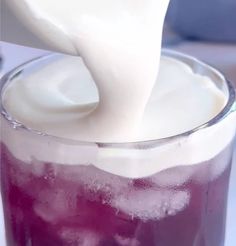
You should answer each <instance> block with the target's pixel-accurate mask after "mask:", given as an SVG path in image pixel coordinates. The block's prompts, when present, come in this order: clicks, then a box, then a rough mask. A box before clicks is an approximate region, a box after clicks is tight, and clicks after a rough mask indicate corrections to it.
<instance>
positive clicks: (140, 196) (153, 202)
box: [112, 189, 190, 221]
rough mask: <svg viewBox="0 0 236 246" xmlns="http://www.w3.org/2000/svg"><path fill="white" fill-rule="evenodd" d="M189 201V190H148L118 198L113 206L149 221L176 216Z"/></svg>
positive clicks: (137, 191)
mask: <svg viewBox="0 0 236 246" xmlns="http://www.w3.org/2000/svg"><path fill="white" fill-rule="evenodd" d="M189 201H190V194H189V192H188V191H187V190H167V189H147V190H136V191H130V192H129V193H126V194H123V195H120V196H117V197H116V198H115V199H114V200H113V201H112V206H113V207H115V208H116V209H117V210H120V211H122V212H123V213H126V214H128V215H129V216H131V217H134V218H139V219H141V220H143V221H147V220H161V219H163V218H165V217H167V216H173V215H176V214H177V213H178V212H180V211H182V210H183V209H184V208H185V207H186V206H187V205H188V204H189Z"/></svg>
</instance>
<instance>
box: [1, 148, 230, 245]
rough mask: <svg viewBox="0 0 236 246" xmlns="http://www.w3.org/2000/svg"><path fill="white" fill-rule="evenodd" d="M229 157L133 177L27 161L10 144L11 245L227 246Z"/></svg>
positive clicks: (5, 182)
mask: <svg viewBox="0 0 236 246" xmlns="http://www.w3.org/2000/svg"><path fill="white" fill-rule="evenodd" d="M230 152H231V149H230V147H228V148H227V149H225V150H224V151H223V152H222V153H221V154H219V155H218V156H217V157H215V158H214V159H213V160H211V161H208V162H204V163H201V164H198V165H194V166H193V167H191V166H185V167H183V166H181V167H175V168H171V169H167V170H165V171H162V172H160V173H157V174H155V175H153V176H152V177H149V178H145V179H126V178H121V177H118V176H115V175H112V174H109V173H106V172H104V171H101V170H99V169H97V168H95V167H92V166H69V165H55V164H53V163H40V162H38V161H34V162H32V164H26V163H24V162H22V161H20V160H17V159H16V158H14V157H13V156H12V155H11V153H10V152H9V151H8V150H7V148H6V147H5V146H4V145H3V146H2V154H1V159H2V160H1V163H2V166H1V176H2V177H1V179H2V181H1V182H2V184H1V185H2V194H3V205H4V215H5V224H6V233H7V242H8V246H28V245H33V246H62V245H63V246H80V245H81V246H176V245H178V246H223V245H224V234H225V217H226V204H227V193H228V182H229V174H230V166H231V165H230V163H231V160H230ZM222 164H223V165H222ZM225 164H228V165H225ZM218 166H219V167H221V166H225V168H223V169H222V171H221V172H219V170H218V169H219V168H218V169H216V168H215V167H218ZM217 170H218V171H217ZM217 172H218V173H217ZM213 174H214V175H213ZM213 176H214V178H212V177H213ZM172 181H173V182H172Z"/></svg>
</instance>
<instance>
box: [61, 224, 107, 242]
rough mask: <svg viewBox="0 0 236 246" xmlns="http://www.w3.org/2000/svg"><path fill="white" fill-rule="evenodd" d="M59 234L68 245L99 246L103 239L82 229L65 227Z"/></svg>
mask: <svg viewBox="0 0 236 246" xmlns="http://www.w3.org/2000/svg"><path fill="white" fill-rule="evenodd" d="M59 234H60V237H61V238H62V240H63V242H64V243H65V244H66V245H78V246H98V245H99V242H100V240H101V238H102V236H101V235H99V234H98V233H96V232H93V231H90V230H86V229H82V228H79V229H78V228H69V227H65V228H63V229H62V230H60V232H59Z"/></svg>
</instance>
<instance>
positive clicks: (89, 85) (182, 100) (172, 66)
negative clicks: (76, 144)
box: [3, 57, 226, 142]
mask: <svg viewBox="0 0 236 246" xmlns="http://www.w3.org/2000/svg"><path fill="white" fill-rule="evenodd" d="M127 86H128V85H127ZM143 86H145V83H144V84H143ZM107 93H109V92H107ZM128 93H129V94H132V92H131V91H130V90H128ZM100 97H101V95H100ZM118 97H120V96H118ZM98 100H99V99H98V94H97V90H96V86H95V84H94V82H93V80H92V78H91V75H90V74H89V72H88V70H87V69H86V67H85V66H84V64H83V62H82V60H81V59H80V58H75V57H66V58H60V59H56V60H53V59H52V60H51V62H50V64H47V65H44V66H41V67H40V70H38V71H35V72H34V73H33V74H31V75H28V76H27V78H23V79H21V78H19V79H16V80H15V81H14V82H12V83H11V84H10V85H9V86H8V88H7V89H6V90H5V93H4V97H3V104H4V107H5V109H6V110H7V111H8V112H9V113H10V114H11V115H12V116H13V117H14V118H15V119H16V120H18V121H19V122H22V123H23V124H24V125H26V126H27V127H29V128H32V129H36V130H38V131H41V132H43V133H47V134H50V135H53V136H58V137H63V138H68V139H74V140H82V141H91V142H94V141H97V142H108V141H109V140H110V141H109V142H121V140H124V142H126V141H144V140H150V139H159V138H163V137H169V136H173V135H177V134H180V133H182V132H186V131H189V130H191V129H194V128H195V127H198V126H200V125H202V124H204V123H206V122H208V121H209V120H210V119H212V118H213V117H214V116H216V115H217V114H218V113H219V112H220V111H221V110H222V109H223V107H224V106H225V103H226V96H225V95H224V94H223V92H221V91H220V89H218V88H217V87H216V85H215V84H214V83H213V82H212V81H211V79H210V78H208V77H204V76H200V75H198V74H194V73H193V71H192V70H191V68H190V67H189V66H187V65H186V64H184V63H182V62H180V61H177V60H175V59H173V58H167V57H162V59H161V62H160V72H159V76H158V78H157V80H156V83H155V86H154V89H153V91H152V95H151V97H150V98H149V101H148V104H147V105H146V109H145V112H144V114H143V116H142V121H141V122H139V128H138V132H136V135H133V136H132V137H131V136H130V135H129V134H128V135H123V134H124V132H123V134H120V135H119V138H117V136H115V135H113V133H114V132H113V130H112V129H111V128H113V127H114V126H116V127H117V129H118V128H119V127H120V125H119V124H126V119H127V118H130V117H131V116H132V112H131V114H130V115H127V116H126V117H125V116H124V115H123V117H124V118H125V119H124V120H123V121H122V123H121V122H120V121H117V122H115V123H111V122H110V121H109V120H108V121H106V119H107V118H106V117H104V118H101V119H102V120H103V121H104V122H103V123H104V125H106V133H104V132H103V131H102V130H101V128H100V125H99V123H98V122H99V120H97V119H95V118H93V119H94V120H93V121H92V122H90V120H89V119H88V118H90V117H93V115H94V113H95V112H94V111H96V109H97V107H99V104H100V102H99V103H98ZM120 100H122V97H121V98H120ZM127 104H128V102H127V103H126V104H125V105H123V106H124V107H123V106H122V105H120V106H121V107H122V111H124V112H125V113H127V114H129V112H130V110H129V108H128V106H127V107H126V105H127ZM108 107H109V103H108ZM136 107H137V108H138V107H139V104H137V105H136ZM118 115H119V113H118ZM118 115H117V111H115V110H114V111H113V112H111V114H109V117H113V118H114V120H115V119H116V117H118ZM119 117H121V116H119ZM122 119H123V118H122V117H121V120H122ZM127 120H128V119H127ZM89 123H90V124H89ZM129 127H130V128H132V126H129ZM95 128H96V131H98V132H99V130H101V131H100V132H99V134H96V133H95V132H94V131H93V129H95ZM117 131H119V130H117Z"/></svg>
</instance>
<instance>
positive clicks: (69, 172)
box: [59, 165, 132, 200]
mask: <svg viewBox="0 0 236 246" xmlns="http://www.w3.org/2000/svg"><path fill="white" fill-rule="evenodd" d="M61 172H62V173H63V177H64V178H65V179H67V180H70V181H73V182H75V183H79V184H81V185H82V186H83V187H84V189H85V190H87V191H88V192H92V193H93V194H94V196H96V194H97V195H98V196H99V195H100V193H103V194H104V195H105V196H106V197H107V198H108V199H107V200H109V199H110V198H111V197H114V196H116V195H118V194H120V193H122V192H123V191H124V190H126V189H128V187H129V185H130V184H131V183H132V180H131V179H127V178H123V177H119V176H116V175H113V174H110V173H107V172H104V171H102V170H99V169H97V168H96V167H94V166H92V165H89V166H77V167H73V166H71V167H70V168H64V169H61ZM59 175H60V176H61V174H59ZM95 198H96V197H94V199H95Z"/></svg>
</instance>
